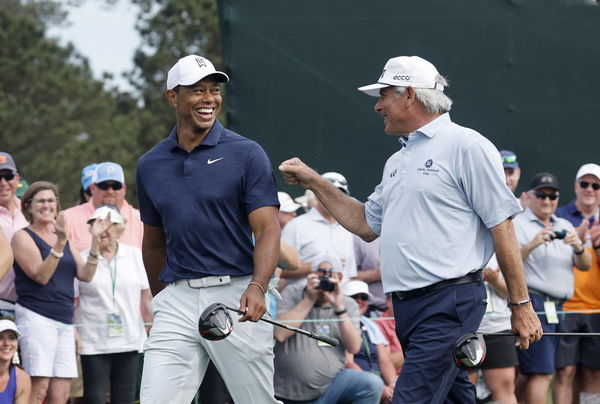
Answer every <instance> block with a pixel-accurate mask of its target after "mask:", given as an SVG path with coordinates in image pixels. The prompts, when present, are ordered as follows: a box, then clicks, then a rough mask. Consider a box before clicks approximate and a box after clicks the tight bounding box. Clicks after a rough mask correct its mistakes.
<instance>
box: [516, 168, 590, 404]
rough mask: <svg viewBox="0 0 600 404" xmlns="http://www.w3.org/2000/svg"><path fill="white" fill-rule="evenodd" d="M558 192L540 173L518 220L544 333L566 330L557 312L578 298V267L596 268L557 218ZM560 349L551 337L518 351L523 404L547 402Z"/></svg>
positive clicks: (574, 235) (572, 232) (552, 179)
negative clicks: (522, 378) (574, 271)
mask: <svg viewBox="0 0 600 404" xmlns="http://www.w3.org/2000/svg"><path fill="white" fill-rule="evenodd" d="M558 189H559V186H558V181H557V179H556V177H555V176H554V175H552V174H550V173H539V174H536V175H535V176H534V177H533V180H532V182H531V187H530V191H529V195H528V198H527V201H528V202H527V209H526V210H525V211H524V212H523V214H521V215H519V216H517V217H516V218H515V221H514V222H515V232H516V235H517V240H518V241H519V244H520V246H521V257H522V259H523V263H524V266H525V278H526V281H527V288H528V289H529V296H530V297H531V299H532V303H533V308H534V310H535V311H536V312H544V313H545V314H544V315H542V316H541V318H540V320H541V323H542V328H543V329H544V332H545V333H546V332H558V331H561V329H560V321H559V315H558V314H557V313H558V312H559V311H562V304H563V303H564V302H565V300H566V299H568V298H570V297H571V296H572V295H573V291H574V274H573V266H575V267H576V268H577V269H580V270H584V271H585V270H588V269H589V268H590V265H591V255H590V253H589V252H588V251H586V249H585V248H584V247H583V245H582V242H581V239H580V238H579V235H578V234H577V232H576V231H575V229H574V227H573V225H572V224H571V223H570V222H569V221H568V220H566V219H562V218H559V217H557V216H556V215H555V214H554V212H555V211H556V207H557V206H558V197H559V192H558ZM561 317H562V315H561ZM557 345H558V338H556V337H546V338H543V339H541V340H540V341H539V342H536V343H534V344H532V345H531V347H530V348H529V350H528V351H519V367H520V370H521V373H522V374H523V375H524V376H525V381H524V383H523V389H522V391H521V394H522V400H523V401H524V402H527V403H538V402H539V403H546V402H547V395H548V387H549V385H550V381H551V379H552V374H553V373H554V369H555V356H556V348H557Z"/></svg>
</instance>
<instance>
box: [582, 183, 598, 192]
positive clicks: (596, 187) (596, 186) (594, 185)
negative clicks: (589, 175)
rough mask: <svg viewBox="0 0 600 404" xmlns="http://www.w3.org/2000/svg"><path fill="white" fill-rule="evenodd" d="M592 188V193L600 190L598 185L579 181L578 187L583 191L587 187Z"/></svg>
mask: <svg viewBox="0 0 600 404" xmlns="http://www.w3.org/2000/svg"><path fill="white" fill-rule="evenodd" d="M590 185H591V186H592V189H593V190H594V191H597V190H599V189H600V184H597V183H595V182H588V181H579V186H580V187H581V188H583V189H586V188H587V187H589V186H590Z"/></svg>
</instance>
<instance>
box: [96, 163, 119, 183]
mask: <svg viewBox="0 0 600 404" xmlns="http://www.w3.org/2000/svg"><path fill="white" fill-rule="evenodd" d="M104 181H116V182H120V183H121V184H125V174H124V173H123V167H121V166H120V165H119V164H117V163H113V162H111V161H105V162H104V163H100V164H98V165H97V166H96V169H95V170H94V175H93V176H92V184H98V183H100V182H104Z"/></svg>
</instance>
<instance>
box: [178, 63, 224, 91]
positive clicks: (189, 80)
mask: <svg viewBox="0 0 600 404" xmlns="http://www.w3.org/2000/svg"><path fill="white" fill-rule="evenodd" d="M211 75H214V76H215V78H216V79H217V81H218V82H220V83H227V82H228V81H229V76H227V75H226V74H225V73H223V72H219V71H217V70H215V66H214V65H213V64H212V63H211V62H210V60H208V59H206V58H204V57H202V56H198V55H188V56H185V57H182V58H181V59H179V60H178V61H177V63H175V65H173V67H171V69H170V70H169V73H168V74H167V90H172V89H174V88H175V87H177V86H191V85H192V84H196V83H197V82H199V81H200V80H202V79H203V78H205V77H207V76H211Z"/></svg>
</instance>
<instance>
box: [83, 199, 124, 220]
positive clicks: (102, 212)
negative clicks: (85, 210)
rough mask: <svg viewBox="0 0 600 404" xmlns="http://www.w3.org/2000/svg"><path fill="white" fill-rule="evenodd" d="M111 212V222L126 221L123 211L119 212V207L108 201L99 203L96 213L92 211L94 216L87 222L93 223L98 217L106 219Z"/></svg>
mask: <svg viewBox="0 0 600 404" xmlns="http://www.w3.org/2000/svg"><path fill="white" fill-rule="evenodd" d="M109 213H110V222H111V223H125V219H124V218H123V216H122V215H121V213H119V208H117V207H116V206H115V205H111V204H108V203H101V204H100V205H98V207H97V208H96V210H95V211H94V213H92V216H91V217H90V218H89V219H88V221H87V223H88V224H92V223H93V222H94V220H96V219H104V218H106V216H108V214H109Z"/></svg>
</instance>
